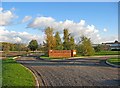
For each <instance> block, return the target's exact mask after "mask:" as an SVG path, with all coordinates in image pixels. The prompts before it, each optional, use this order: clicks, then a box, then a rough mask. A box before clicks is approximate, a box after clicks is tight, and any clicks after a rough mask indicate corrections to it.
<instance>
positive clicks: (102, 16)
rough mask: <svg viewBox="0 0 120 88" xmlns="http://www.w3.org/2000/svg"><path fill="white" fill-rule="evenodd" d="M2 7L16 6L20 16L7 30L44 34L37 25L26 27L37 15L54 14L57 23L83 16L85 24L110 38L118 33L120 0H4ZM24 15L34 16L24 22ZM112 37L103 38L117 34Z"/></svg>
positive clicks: (52, 15) (5, 9) (14, 12)
mask: <svg viewBox="0 0 120 88" xmlns="http://www.w3.org/2000/svg"><path fill="white" fill-rule="evenodd" d="M2 8H3V10H4V11H7V10H10V11H11V9H12V8H14V9H15V10H14V11H11V12H12V13H13V14H14V15H16V16H17V18H15V19H14V20H12V22H13V23H14V24H11V25H6V26H5V28H6V30H8V31H16V32H27V33H30V34H33V35H37V36H39V35H43V32H42V31H41V30H39V29H40V28H38V27H37V29H34V27H29V28H26V27H27V26H28V24H30V23H32V22H33V21H34V19H35V18H36V17H51V18H53V19H54V20H55V22H57V23H59V22H60V21H62V22H65V21H66V20H69V21H73V22H74V23H76V24H77V23H79V22H80V20H84V21H85V25H86V26H88V25H94V26H95V28H96V29H97V30H99V35H101V37H106V36H108V37H109V38H110V37H112V36H116V35H117V34H118V3H117V2H74V3H73V2H71V3H70V2H69V3H68V2H59V3H57V2H56V3H55V2H54V3H53V2H47V3H46V2H34V3H33V2H32V3H30V2H19V3H17V2H16V3H15V2H11V3H6V2H3V3H2ZM25 16H31V17H32V19H31V20H29V21H27V22H25V23H20V22H21V21H22V20H23V18H24V17H25ZM104 29H106V31H104ZM74 30H75V29H74ZM76 30H77V29H76ZM109 38H108V39H106V40H104V41H103V42H105V41H114V40H113V39H114V38H111V40H110V39H109ZM100 42H102V41H100Z"/></svg>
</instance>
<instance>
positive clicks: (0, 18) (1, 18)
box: [0, 8, 17, 26]
mask: <svg viewBox="0 0 120 88" xmlns="http://www.w3.org/2000/svg"><path fill="white" fill-rule="evenodd" d="M16 17H17V16H16V15H15V14H14V13H13V12H12V11H11V10H6V11H4V9H3V8H0V26H6V25H10V24H11V23H12V20H13V19H14V18H16Z"/></svg>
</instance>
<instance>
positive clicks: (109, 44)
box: [102, 41, 120, 51]
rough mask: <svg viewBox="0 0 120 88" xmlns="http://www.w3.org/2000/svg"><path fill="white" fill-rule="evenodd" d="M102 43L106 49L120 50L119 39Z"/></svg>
mask: <svg viewBox="0 0 120 88" xmlns="http://www.w3.org/2000/svg"><path fill="white" fill-rule="evenodd" d="M102 45H103V46H105V50H117V51H119V50H120V42H118V41H115V42H107V43H102Z"/></svg>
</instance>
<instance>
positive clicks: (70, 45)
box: [69, 36, 75, 50]
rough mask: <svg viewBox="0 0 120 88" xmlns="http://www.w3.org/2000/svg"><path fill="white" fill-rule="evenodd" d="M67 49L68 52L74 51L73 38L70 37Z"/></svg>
mask: <svg viewBox="0 0 120 88" xmlns="http://www.w3.org/2000/svg"><path fill="white" fill-rule="evenodd" d="M69 47H70V50H74V49H75V41H74V37H73V36H71V37H70V41H69Z"/></svg>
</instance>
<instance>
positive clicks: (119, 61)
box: [107, 57, 120, 65]
mask: <svg viewBox="0 0 120 88" xmlns="http://www.w3.org/2000/svg"><path fill="white" fill-rule="evenodd" d="M107 62H109V63H111V64H115V65H120V58H118V57H115V58H109V59H107Z"/></svg>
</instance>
